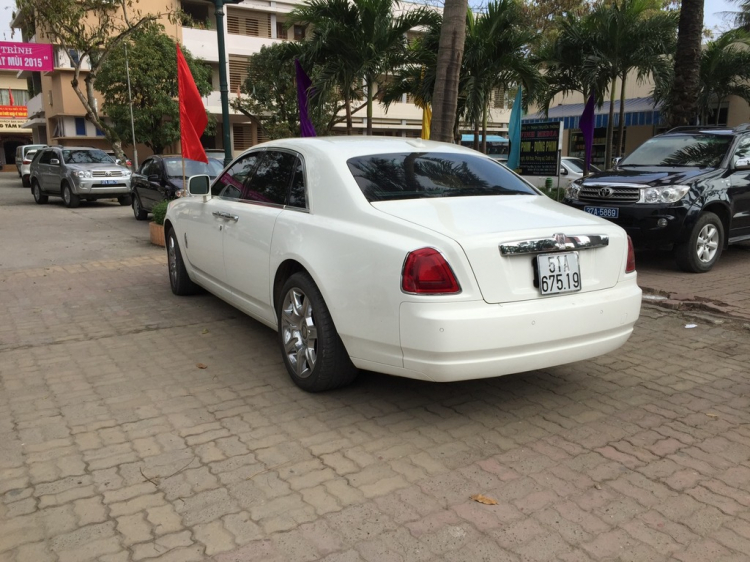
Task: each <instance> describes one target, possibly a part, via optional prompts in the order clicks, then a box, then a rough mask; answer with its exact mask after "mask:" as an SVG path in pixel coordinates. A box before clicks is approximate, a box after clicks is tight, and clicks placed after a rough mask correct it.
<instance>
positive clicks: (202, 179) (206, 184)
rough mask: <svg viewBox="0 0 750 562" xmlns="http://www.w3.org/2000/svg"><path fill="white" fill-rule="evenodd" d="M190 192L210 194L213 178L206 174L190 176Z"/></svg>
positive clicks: (193, 193) (192, 193)
mask: <svg viewBox="0 0 750 562" xmlns="http://www.w3.org/2000/svg"><path fill="white" fill-rule="evenodd" d="M188 193H190V195H203V196H209V195H210V194H211V179H210V178H209V177H208V176H207V175H205V174H201V175H199V176H190V178H189V179H188Z"/></svg>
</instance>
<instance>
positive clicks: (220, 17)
mask: <svg viewBox="0 0 750 562" xmlns="http://www.w3.org/2000/svg"><path fill="white" fill-rule="evenodd" d="M241 1H242V0H214V5H215V7H216V9H215V12H214V13H215V15H216V33H217V37H218V40H219V90H220V92H221V118H222V129H223V131H224V166H228V165H229V163H230V162H231V161H232V147H231V146H230V145H231V139H230V136H229V85H228V83H227V53H226V47H225V45H224V5H225V4H239V3H240V2H241Z"/></svg>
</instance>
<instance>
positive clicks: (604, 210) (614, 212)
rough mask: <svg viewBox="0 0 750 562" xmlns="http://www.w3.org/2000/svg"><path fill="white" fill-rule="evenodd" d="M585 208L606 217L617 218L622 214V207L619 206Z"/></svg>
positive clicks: (589, 211)
mask: <svg viewBox="0 0 750 562" xmlns="http://www.w3.org/2000/svg"><path fill="white" fill-rule="evenodd" d="M583 210H584V211H586V212H587V213H591V214H592V215H596V216H597V217H604V218H605V219H616V218H617V217H619V216H620V209H618V208H617V207H584V208H583Z"/></svg>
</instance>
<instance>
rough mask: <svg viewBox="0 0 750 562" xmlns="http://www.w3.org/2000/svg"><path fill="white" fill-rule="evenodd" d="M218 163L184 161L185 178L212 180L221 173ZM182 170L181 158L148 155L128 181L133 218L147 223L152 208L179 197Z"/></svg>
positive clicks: (211, 159)
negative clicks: (129, 182)
mask: <svg viewBox="0 0 750 562" xmlns="http://www.w3.org/2000/svg"><path fill="white" fill-rule="evenodd" d="M223 167H224V166H222V164H221V162H219V161H218V160H215V159H213V158H209V159H208V164H206V163H204V162H197V161H195V160H187V159H186V160H185V177H189V176H195V175H199V174H206V175H207V176H209V177H210V178H211V179H214V178H215V177H216V176H218V175H219V174H220V173H221V170H222V169H223ZM182 177H183V171H182V157H181V156H159V155H157V156H151V157H150V158H148V159H146V160H145V161H144V162H143V164H141V167H140V169H139V170H138V172H137V173H134V174H133V177H132V178H131V185H132V194H131V200H132V204H133V215H134V216H135V218H136V219H137V220H139V221H142V220H146V219H147V218H148V214H149V213H150V212H151V209H153V208H154V205H156V204H157V203H158V202H159V201H163V200H165V199H174V198H175V197H179V196H180V195H182V189H183V182H182Z"/></svg>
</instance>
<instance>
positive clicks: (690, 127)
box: [667, 125, 731, 133]
mask: <svg viewBox="0 0 750 562" xmlns="http://www.w3.org/2000/svg"><path fill="white" fill-rule="evenodd" d="M730 130H731V129H730V128H729V127H722V126H721V125H703V126H701V125H683V126H680V127H673V128H672V129H669V130H668V131H667V133H686V132H689V131H730Z"/></svg>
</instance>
